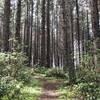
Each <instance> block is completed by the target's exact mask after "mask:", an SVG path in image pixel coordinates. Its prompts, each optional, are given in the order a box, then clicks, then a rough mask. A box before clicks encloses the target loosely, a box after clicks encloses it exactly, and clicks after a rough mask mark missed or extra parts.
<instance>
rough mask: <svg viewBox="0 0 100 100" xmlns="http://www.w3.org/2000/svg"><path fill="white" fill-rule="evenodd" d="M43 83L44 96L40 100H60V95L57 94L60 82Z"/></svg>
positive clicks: (48, 81) (49, 81)
mask: <svg viewBox="0 0 100 100" xmlns="http://www.w3.org/2000/svg"><path fill="white" fill-rule="evenodd" d="M41 81H42V82H43V86H42V87H43V90H42V95H41V96H40V98H39V99H38V100H59V99H58V98H59V94H58V93H57V89H58V87H59V85H60V83H59V82H58V81H55V80H48V79H41Z"/></svg>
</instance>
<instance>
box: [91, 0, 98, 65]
mask: <svg viewBox="0 0 100 100" xmlns="http://www.w3.org/2000/svg"><path fill="white" fill-rule="evenodd" d="M91 6H92V8H91V14H92V31H93V33H94V38H95V39H94V40H95V43H96V46H95V49H96V50H95V52H94V53H96V52H97V51H98V49H100V29H99V10H98V0H92V1H91ZM97 58H98V60H97V63H98V64H100V55H99V53H98V55H97ZM95 62H96V61H95Z"/></svg>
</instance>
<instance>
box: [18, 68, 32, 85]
mask: <svg viewBox="0 0 100 100" xmlns="http://www.w3.org/2000/svg"><path fill="white" fill-rule="evenodd" d="M31 78H32V76H31V73H30V71H29V70H25V69H23V70H21V71H19V73H18V75H17V80H18V81H22V82H23V84H28V83H30V82H31V80H30V79H31Z"/></svg>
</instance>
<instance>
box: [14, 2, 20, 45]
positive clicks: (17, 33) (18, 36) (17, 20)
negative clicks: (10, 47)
mask: <svg viewBox="0 0 100 100" xmlns="http://www.w3.org/2000/svg"><path fill="white" fill-rule="evenodd" d="M20 26H21V0H18V1H17V13H16V33H15V38H16V40H18V43H20V42H21V39H20Z"/></svg>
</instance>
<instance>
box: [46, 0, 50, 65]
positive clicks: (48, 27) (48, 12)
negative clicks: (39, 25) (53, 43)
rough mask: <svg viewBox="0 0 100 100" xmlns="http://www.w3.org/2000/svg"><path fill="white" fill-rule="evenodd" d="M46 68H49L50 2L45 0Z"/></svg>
mask: <svg viewBox="0 0 100 100" xmlns="http://www.w3.org/2000/svg"><path fill="white" fill-rule="evenodd" d="M47 67H50V0H47Z"/></svg>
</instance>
